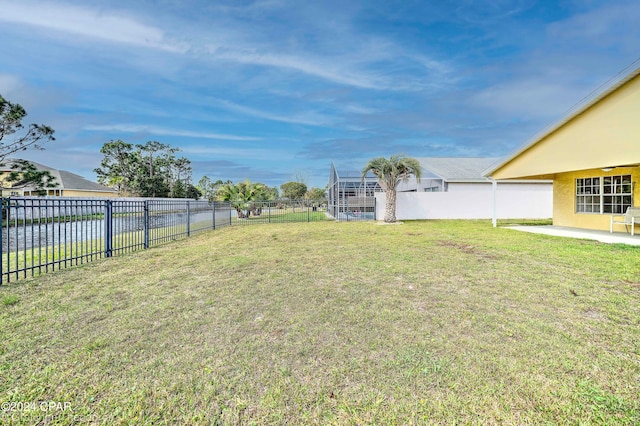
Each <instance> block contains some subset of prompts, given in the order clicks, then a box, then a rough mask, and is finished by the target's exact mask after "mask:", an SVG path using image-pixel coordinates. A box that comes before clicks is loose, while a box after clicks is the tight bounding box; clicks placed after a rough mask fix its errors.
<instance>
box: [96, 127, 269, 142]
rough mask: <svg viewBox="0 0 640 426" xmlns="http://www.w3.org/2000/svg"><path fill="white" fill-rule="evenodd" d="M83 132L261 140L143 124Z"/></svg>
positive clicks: (99, 128) (97, 128)
mask: <svg viewBox="0 0 640 426" xmlns="http://www.w3.org/2000/svg"><path fill="white" fill-rule="evenodd" d="M84 130H88V131H95V132H103V131H108V132H122V133H149V134H152V135H162V136H184V137H188V138H202V139H220V140H230V141H257V140H261V139H262V138H258V137H253V136H239V135H227V134H222V133H210V132H197V131H190V130H181V129H168V128H165V127H158V126H150V125H144V124H112V125H91V124H90V125H87V126H84Z"/></svg>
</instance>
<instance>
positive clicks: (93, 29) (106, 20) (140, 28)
mask: <svg viewBox="0 0 640 426" xmlns="http://www.w3.org/2000/svg"><path fill="white" fill-rule="evenodd" d="M0 10H1V11H2V13H0V21H4V22H8V23H12V24H24V25H29V26H32V27H37V28H42V29H48V30H55V31H58V32H61V33H68V34H73V35H76V36H81V37H91V38H95V39H100V40H104V41H107V42H113V43H122V44H128V45H133V46H140V47H148V48H153V49H160V50H165V51H170V52H184V51H186V46H185V45H183V44H179V43H177V42H174V41H169V40H168V39H167V37H166V36H165V33H164V31H162V30H161V29H160V28H157V27H154V26H150V25H146V24H143V23H141V22H139V21H137V20H135V19H133V18H131V17H129V16H125V15H124V14H117V13H114V12H109V13H103V12H100V11H98V10H93V9H89V8H85V7H78V6H73V5H69V4H64V3H53V2H51V3H49V2H37V3H34V2H31V1H20V2H15V1H6V0H0Z"/></svg>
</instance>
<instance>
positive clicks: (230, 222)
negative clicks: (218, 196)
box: [229, 204, 231, 226]
mask: <svg viewBox="0 0 640 426" xmlns="http://www.w3.org/2000/svg"><path fill="white" fill-rule="evenodd" d="M229 226H231V204H229Z"/></svg>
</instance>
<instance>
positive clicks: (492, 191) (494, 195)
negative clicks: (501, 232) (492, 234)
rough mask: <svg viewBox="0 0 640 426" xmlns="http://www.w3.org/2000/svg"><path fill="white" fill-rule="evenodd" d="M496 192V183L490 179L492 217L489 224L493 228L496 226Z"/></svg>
mask: <svg viewBox="0 0 640 426" xmlns="http://www.w3.org/2000/svg"><path fill="white" fill-rule="evenodd" d="M497 190H498V182H497V181H495V180H494V179H491V194H492V196H493V216H492V218H491V224H492V225H493V227H494V228H495V227H496V226H498V218H497V203H496V192H497Z"/></svg>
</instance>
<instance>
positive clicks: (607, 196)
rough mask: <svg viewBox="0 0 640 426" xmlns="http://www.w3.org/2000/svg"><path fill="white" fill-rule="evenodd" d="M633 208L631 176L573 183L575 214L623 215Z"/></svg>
mask: <svg viewBox="0 0 640 426" xmlns="http://www.w3.org/2000/svg"><path fill="white" fill-rule="evenodd" d="M632 206H633V181H632V180H631V175H630V174H626V175H615V176H592V177H585V178H577V179H576V181H575V211H576V213H595V214H624V212H625V211H626V210H627V207H632Z"/></svg>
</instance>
